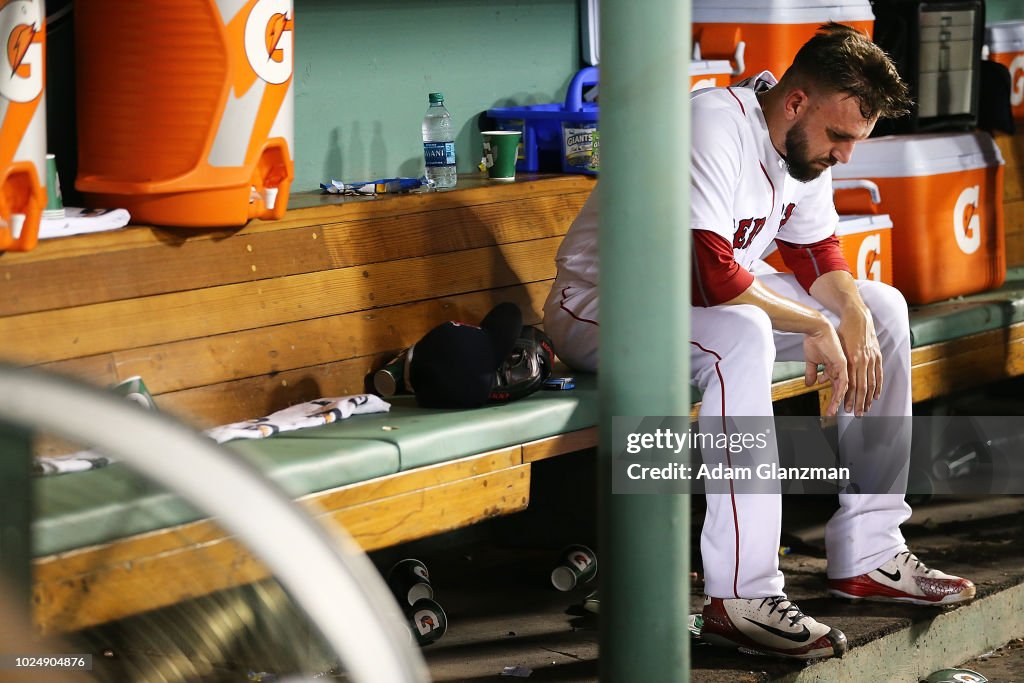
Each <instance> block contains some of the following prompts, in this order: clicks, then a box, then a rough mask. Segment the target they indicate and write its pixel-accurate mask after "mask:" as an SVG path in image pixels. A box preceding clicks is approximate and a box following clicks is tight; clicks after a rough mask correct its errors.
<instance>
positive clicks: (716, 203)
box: [556, 71, 839, 285]
mask: <svg viewBox="0 0 1024 683" xmlns="http://www.w3.org/2000/svg"><path fill="white" fill-rule="evenodd" d="M775 83H776V80H775V77H774V76H772V75H771V74H770V73H769V72H767V71H765V72H763V73H761V74H760V75H758V76H755V77H753V78H750V79H747V81H744V82H743V84H742V85H737V86H733V87H731V88H708V89H705V90H699V91H697V92H695V93H693V95H691V98H690V102H691V116H692V139H693V140H694V141H699V144H694V145H693V149H692V150H691V159H692V161H691V171H690V227H691V228H692V229H694V230H710V231H711V232H714V233H716V234H718V235H721V236H722V237H724V238H725V240H726V241H727V242H729V243H730V244H731V245H732V246H733V254H734V257H735V259H736V262H737V263H738V264H739V265H740V266H742V267H743V268H746V269H747V270H750V269H751V268H752V267H753V266H754V264H755V262H756V261H757V260H758V259H760V258H761V255H762V254H764V252H765V251H766V250H767V249H768V247H769V246H770V245H771V244H772V241H773V240H774V239H775V238H776V237H778V238H779V239H781V240H783V241H786V242H791V243H794V244H813V243H814V242H819V241H821V240H823V239H825V238H827V237H829V236H831V235H832V234H833V233H834V232H835V229H836V225H837V224H838V222H839V216H838V214H836V210H835V205H834V204H833V202H832V171H831V169H826V170H825V172H824V173H822V174H821V175H820V176H819V177H818V178H816V179H815V180H812V181H811V182H809V183H802V182H800V181H798V180H795V179H794V178H792V177H791V176H790V175H789V173H788V172H787V171H786V163H785V161H784V160H783V158H782V156H781V155H779V153H778V152H777V151H776V150H775V147H774V146H773V145H772V141H771V138H770V137H769V136H768V126H767V124H766V123H765V119H764V114H763V113H762V111H761V105H760V104H759V103H758V101H757V96H756V91H758V90H762V89H766V88H768V87H771V86H773V85H775ZM596 194H597V193H596V192H594V193H592V194H591V196H590V198H588V200H587V202H586V204H585V205H584V206H583V209H582V210H581V211H580V213H579V215H578V216H577V217H576V220H575V221H574V222H573V224H572V227H571V228H570V229H569V232H568V234H567V235H566V236H565V239H564V240H563V241H562V245H561V247H560V248H559V250H558V256H557V258H556V261H557V263H558V278H559V280H561V281H564V282H576V283H586V284H591V285H596V284H597V282H598V256H597V219H598V207H597V197H596Z"/></svg>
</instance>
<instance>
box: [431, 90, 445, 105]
mask: <svg viewBox="0 0 1024 683" xmlns="http://www.w3.org/2000/svg"><path fill="white" fill-rule="evenodd" d="M439 102H444V93H443V92H432V93H430V103H431V104H438V103H439Z"/></svg>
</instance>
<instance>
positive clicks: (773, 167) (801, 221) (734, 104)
mask: <svg viewBox="0 0 1024 683" xmlns="http://www.w3.org/2000/svg"><path fill="white" fill-rule="evenodd" d="M774 84H775V78H774V77H773V76H772V75H771V74H770V73H768V72H767V71H765V72H763V73H762V74H760V75H759V76H756V77H754V78H751V79H748V80H747V81H744V85H743V86H734V87H731V88H711V89H708V90H701V91H698V92H696V93H694V95H693V97H692V98H691V113H692V117H693V129H692V130H693V132H692V135H693V140H694V141H699V144H694V145H693V150H692V156H691V159H692V163H691V171H690V178H691V180H690V227H691V228H693V229H694V230H710V231H711V232H714V233H716V234H718V235H721V236H722V237H724V238H725V239H726V241H728V242H729V243H730V244H732V247H733V254H734V256H735V258H736V262H737V263H738V264H739V265H740V266H742V267H744V268H746V269H747V270H750V269H751V267H752V266H753V265H754V262H755V261H757V260H758V259H759V258H761V255H762V254H763V253H764V252H765V251H766V250H767V249H768V247H769V246H770V245H771V244H772V240H774V239H775V238H776V237H778V238H779V239H781V240H784V241H786V242H792V243H795V244H811V243H814V242H819V241H821V240H823V239H825V238H827V237H829V236H831V235H832V234H833V233H834V232H835V229H836V225H837V224H838V222H839V216H838V215H837V214H836V210H835V205H834V204H833V202H832V171H831V169H826V170H825V172H824V173H822V174H821V175H820V176H818V177H817V178H816V179H815V180H812V181H811V182H808V183H802V182H800V181H798V180H795V179H794V178H792V177H791V176H790V175H789V173H788V172H787V171H786V162H785V160H784V159H783V158H782V156H781V155H780V154H779V153H778V152H777V151H776V150H775V147H774V146H773V145H772V141H771V138H770V137H769V136H768V126H767V124H766V123H765V119H764V113H763V112H762V111H761V105H760V104H759V103H758V101H757V96H756V91H758V90H763V89H767V88H768V87H771V86H772V85H774Z"/></svg>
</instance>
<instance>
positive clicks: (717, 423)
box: [544, 273, 911, 598]
mask: <svg viewBox="0 0 1024 683" xmlns="http://www.w3.org/2000/svg"><path fill="white" fill-rule="evenodd" d="M758 279H759V280H760V281H761V282H762V283H763V284H764V285H765V286H767V287H768V288H769V289H771V290H773V291H775V292H776V293H778V294H780V295H782V296H785V297H787V298H790V299H793V300H795V301H799V302H800V303H802V304H804V305H806V306H808V307H811V308H814V309H817V310H821V311H823V312H824V313H825V315H826V316H827V317H828V318H829V319H830V320H831V321H832V322H833V324H838V319H837V318H836V316H835V315H833V314H832V313H831V312H829V311H826V310H824V308H823V307H822V305H821V304H820V303H819V302H818V301H817V300H816V299H814V298H813V297H811V296H810V295H809V294H807V292H805V291H804V290H803V288H802V287H801V286H800V285H799V284H798V283H797V281H796V278H795V277H794V276H792V275H790V274H787V273H773V274H765V275H758ZM857 285H858V288H859V290H860V294H861V297H862V298H863V299H864V302H865V303H866V304H867V306H868V308H869V309H870V310H871V312H872V315H873V317H874V323H875V332H876V333H877V335H878V341H879V344H880V346H881V351H882V358H883V367H882V370H883V375H884V384H883V390H882V394H881V397H880V398H879V400H877V401H875V402H874V403H873V404H872V406H871V410H870V411H869V412H868V413H867V415H868V416H893V417H897V416H909V415H910V414H911V393H910V388H911V387H910V326H909V321H908V316H907V304H906V301H905V300H904V299H903V295H902V294H900V293H899V292H898V291H897V290H896V289H893V288H892V287H889V286H888V285H884V284H880V283H877V282H872V281H861V280H859V281H858V282H857ZM597 309H598V296H597V288H594V287H586V286H580V285H576V284H571V283H562V282H556V284H555V286H554V287H553V288H552V291H551V295H550V296H549V297H548V300H547V302H546V304H545V307H544V329H545V331H546V332H547V333H548V334H549V335H550V336H551V338H552V341H553V342H554V344H555V349H556V351H557V352H558V355H559V357H560V358H561V359H562V360H563V361H565V362H566V363H568V364H569V365H571V366H572V367H575V368H578V369H580V370H588V371H595V370H596V369H597V365H598V349H597V343H598V310H597ZM690 316H691V317H690V335H691V339H690V369H691V374H692V380H693V382H694V383H695V384H696V385H697V386H698V387H699V388H700V389H701V391H702V392H703V400H702V403H701V410H700V428H701V431H702V432H705V433H707V432H716V431H721V430H722V428H723V427H722V419H721V418H722V416H723V415H728V416H737V417H747V416H750V417H754V416H770V415H772V400H771V377H772V365H773V363H774V362H775V361H776V360H780V361H802V360H804V358H803V335H801V334H797V333H788V332H779V331H776V330H773V329H772V326H771V321H770V320H769V318H768V315H767V314H766V313H765V312H764V311H762V310H761V309H759V308H757V307H755V306H746V305H743V306H715V307H712V308H699V307H693V308H692V309H691V312H690ZM865 424H867V423H866V422H865V421H864V420H858V419H856V418H854V417H853V416H852V415H851V414H846V413H845V411H841V413H840V420H839V429H840V440H841V442H842V443H843V445H844V447H845V446H847V445H849V444H853V445H854V446H855V447H854V448H846V449H841V452H840V459H841V461H843V460H844V458H843V456H844V453H843V452H842V450H845V451H846V452H847V453H857V452H863V449H864V448H885V449H888V450H889V451H890V452H891V456H890V457H891V458H893V459H895V460H894V462H902V463H903V465H902V467H903V471H902V475H901V482H899V486H898V488H897V489H896V490H902V488H901V487H905V484H906V467H907V465H906V461H907V460H908V458H909V455H910V439H909V437H910V432H909V429H908V430H904V431H903V432H902V433H901V434H899V435H898V436H897V438H893V436H892V435H891V434H872V433H870V430H866V429H864V428H863V427H864V425H865ZM770 451H771V449H769V452H767V453H766V452H761V453H759V454H758V457H760V458H761V461H762V462H767V461H768V460H765V458H768V459H769V460H770V459H771V458H772V457H774V458H775V459H776V460H777V454H773V453H772V452H770ZM703 457H704V462H705V463H706V464H707V465H709V466H712V467H713V466H714V465H716V464H718V463H723V464H727V454H726V453H725V452H724V451H718V452H716V451H715V450H713V449H705V450H704V452H703ZM842 464H845V462H843V463H842ZM707 490H708V494H707V496H706V499H707V515H706V517H705V520H704V528H703V531H702V534H701V554H702V556H703V560H704V574H705V584H704V585H705V593H707V594H708V595H710V596H712V597H720V598H733V597H741V598H758V597H770V596H776V595H784V594H785V593H784V590H783V577H782V573H781V572H780V571H779V556H778V549H779V537H780V534H781V525H782V501H781V496H779V495H772V494H770V493H756V494H754V493H734V492H732V491H731V490H730V487H729V485H728V483H727V482H722V483H721V484H720V487H719V488H717V489H716V488H715V486H708V487H707ZM839 503H840V507H839V510H838V511H837V512H836V513H835V514H834V515H833V516H832V518H831V520H829V522H828V524H827V526H826V529H825V543H826V548H827V552H828V575H829V577H830V578H846V577H851V576H857V575H859V574H863V573H866V572H868V571H871V570H873V569H876V568H878V567H879V566H881V565H882V564H884V563H885V562H887V561H888V560H889V559H891V558H892V557H893V556H894V555H896V554H897V553H899V552H902V551H903V550H905V549H906V544H905V542H904V540H903V535H902V534H901V533H900V529H899V526H900V524H902V523H903V522H904V521H905V520H906V519H907V518H908V517H909V516H910V508H909V507H908V506H907V505H906V503H905V502H904V498H903V496H902V495H900V494H840V496H839Z"/></svg>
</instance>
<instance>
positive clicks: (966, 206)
mask: <svg viewBox="0 0 1024 683" xmlns="http://www.w3.org/2000/svg"><path fill="white" fill-rule="evenodd" d="M980 196H981V195H980V189H979V186H978V185H975V186H974V187H968V188H965V189H964V191H963V192H961V193H960V196H959V197H957V200H956V206H955V207H953V235H954V236H955V237H956V246H958V247H960V251H962V252H964V253H965V254H973V253H974V252H976V251H977V250H978V247H980V246H981V217H980V216H979V215H978V200H979V198H980Z"/></svg>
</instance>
